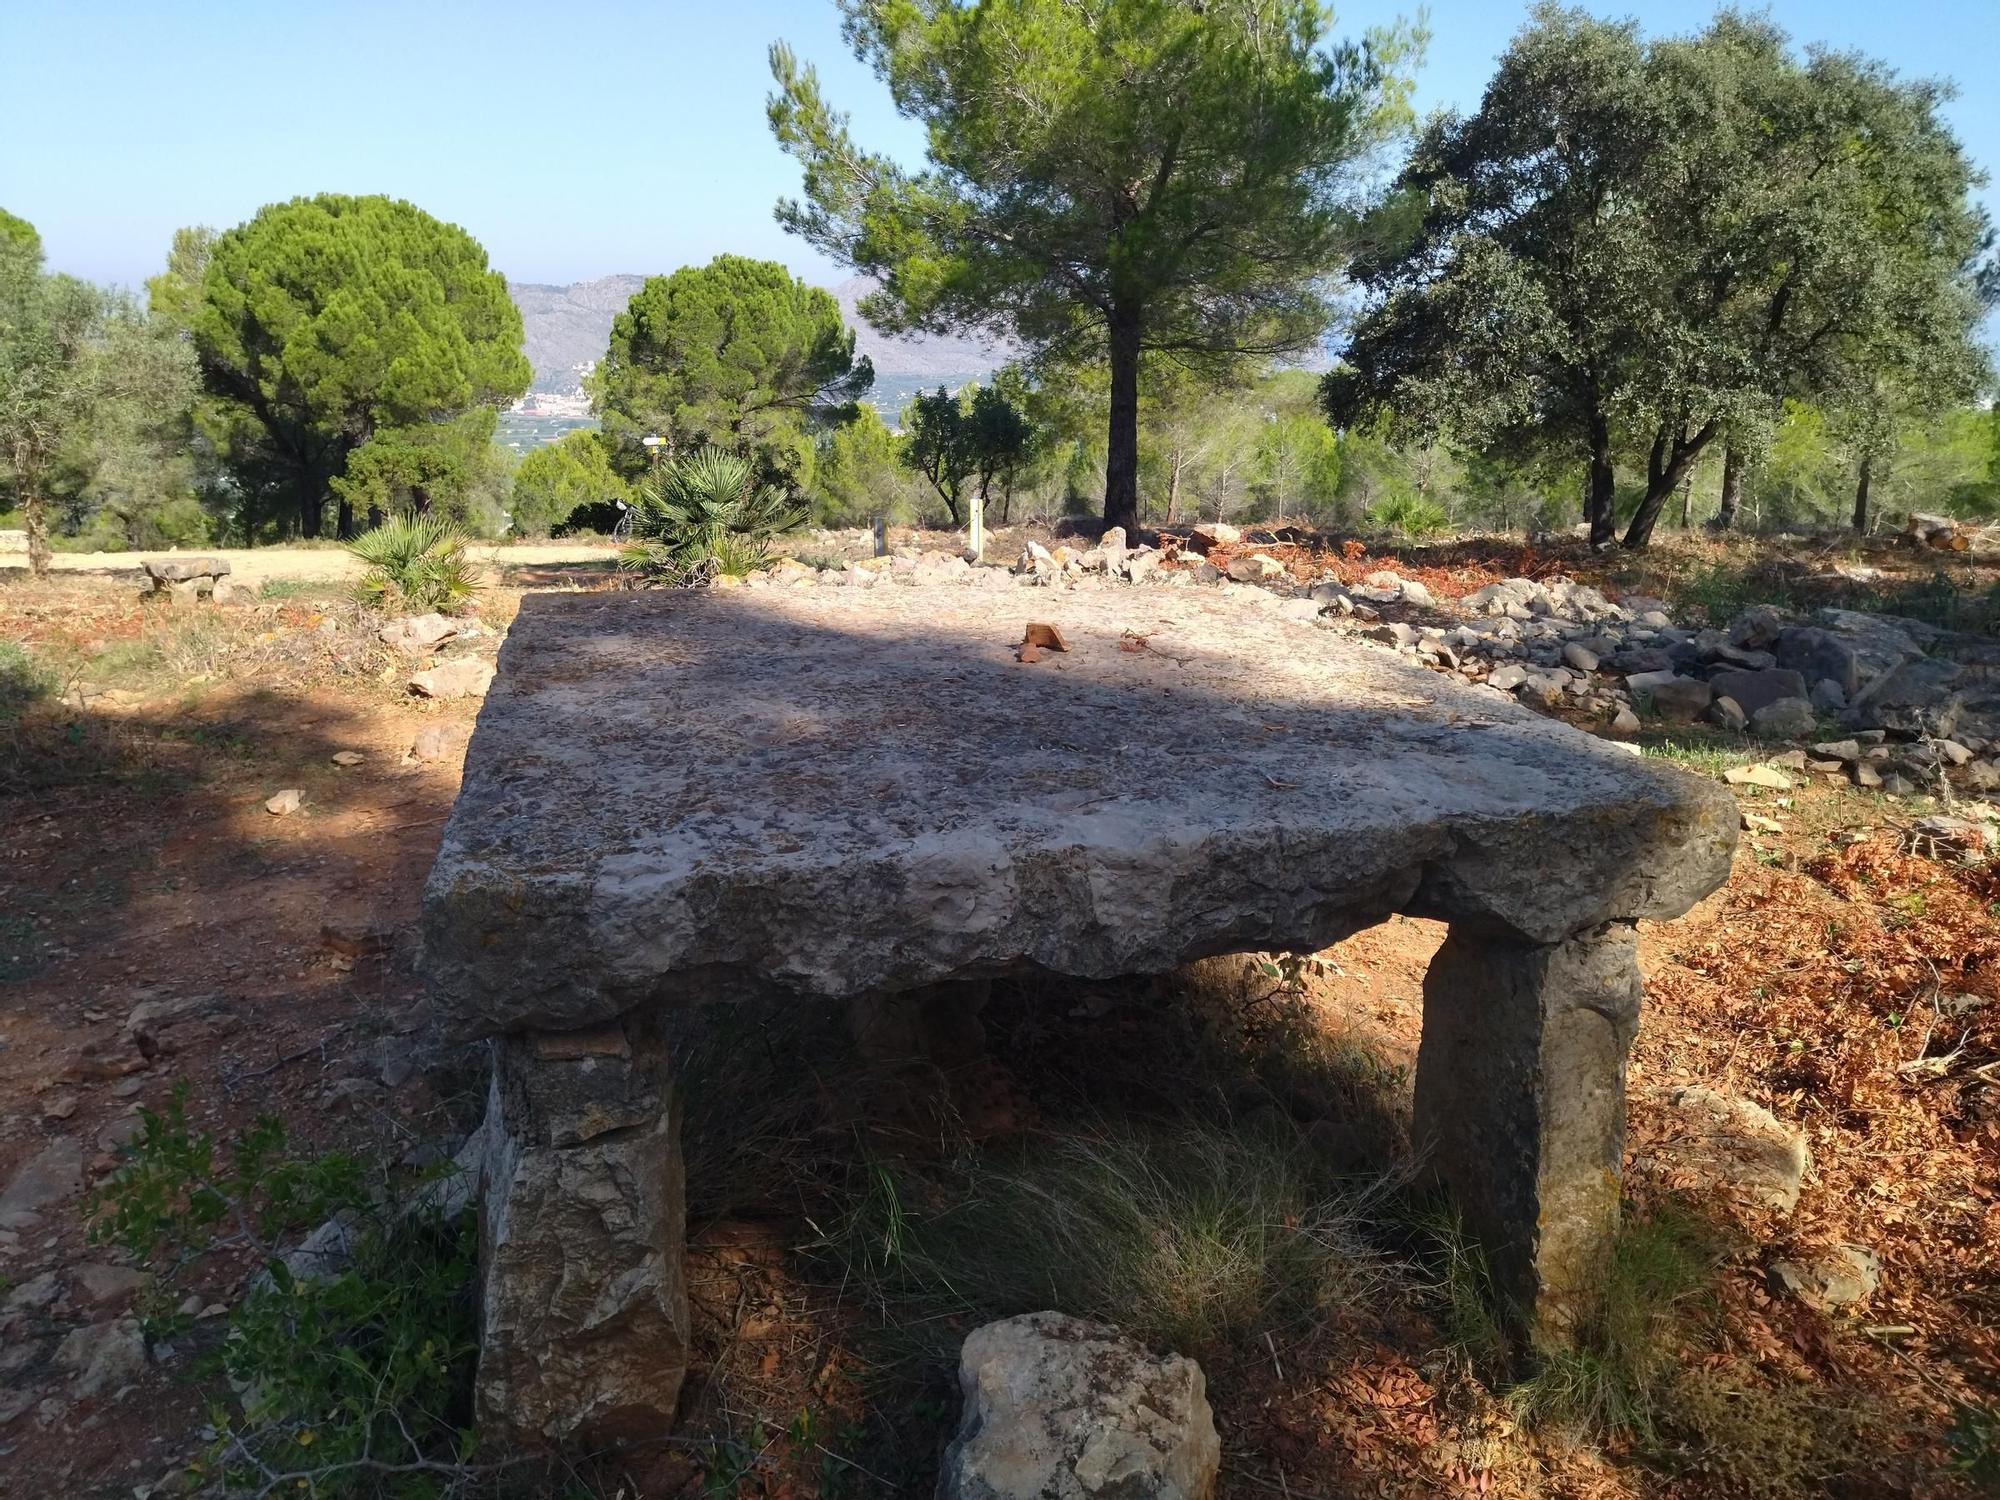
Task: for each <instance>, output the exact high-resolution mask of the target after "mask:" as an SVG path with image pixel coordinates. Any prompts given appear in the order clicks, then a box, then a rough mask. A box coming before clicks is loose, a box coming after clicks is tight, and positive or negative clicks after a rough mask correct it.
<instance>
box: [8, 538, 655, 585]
mask: <svg viewBox="0 0 2000 1500" xmlns="http://www.w3.org/2000/svg"><path fill="white" fill-rule="evenodd" d="M467 550H468V552H469V553H470V555H471V556H472V558H473V560H474V561H476V562H479V563H482V564H485V565H487V566H489V567H497V568H501V569H503V570H504V569H507V568H518V567H546V566H549V565H551V564H578V563H586V564H587V563H599V564H602V563H607V562H609V561H610V560H611V559H612V558H613V557H615V556H617V548H615V547H613V546H612V545H610V544H609V543H597V542H579V543H562V542H543V543H537V542H508V543H495V544H486V543H479V544H476V545H474V546H472V547H470V548H468V549H467ZM180 553H184V554H185V555H187V556H190V557H196V556H199V557H219V558H222V559H223V560H224V561H226V562H227V563H228V564H229V576H230V577H231V578H232V579H234V580H235V581H236V582H238V583H268V582H270V581H271V580H272V579H286V580H289V581H295V582H328V581H334V580H339V579H346V578H358V577H359V576H360V575H361V563H360V562H359V561H357V560H356V559H355V558H354V556H353V555H352V554H350V553H349V552H348V551H347V550H346V549H345V548H342V547H338V546H335V545H333V544H331V543H329V544H327V545H326V546H324V547H203V548H194V547H189V548H185V549H176V550H173V551H154V552H58V553H57V554H56V555H55V559H54V563H53V566H54V567H55V569H56V571H58V572H62V573H137V572H138V571H139V568H140V565H141V564H142V563H144V562H146V561H147V560H148V559H157V558H162V557H171V556H175V555H179V554H180ZM27 566H28V557H27V554H26V553H25V552H0V570H5V569H22V570H25V569H26V568H27Z"/></svg>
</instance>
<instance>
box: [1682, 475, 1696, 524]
mask: <svg viewBox="0 0 2000 1500" xmlns="http://www.w3.org/2000/svg"><path fill="white" fill-rule="evenodd" d="M1693 524H1694V470H1693V469H1689V470H1688V471H1687V475H1686V477H1684V478H1683V479H1682V480H1681V530H1682V531H1686V530H1687V529H1688V527H1690V526H1692V525H1693Z"/></svg>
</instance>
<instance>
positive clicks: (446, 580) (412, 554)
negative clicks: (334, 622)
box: [347, 516, 479, 613]
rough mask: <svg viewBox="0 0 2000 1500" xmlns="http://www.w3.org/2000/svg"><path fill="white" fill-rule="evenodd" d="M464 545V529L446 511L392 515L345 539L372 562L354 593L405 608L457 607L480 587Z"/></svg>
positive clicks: (417, 610) (389, 606)
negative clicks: (447, 516)
mask: <svg viewBox="0 0 2000 1500" xmlns="http://www.w3.org/2000/svg"><path fill="white" fill-rule="evenodd" d="M465 547H466V537H465V534H464V533H463V532H461V531H460V530H459V529H458V528H457V527H455V526H454V525H452V523H451V522H449V521H447V520H445V519H443V518H442V517H438V516H394V517H391V518H390V519H389V520H387V521H385V522H384V523H383V524H382V525H380V526H378V527H376V528H375V529H374V530H373V531H368V532H363V533H362V534H361V535H360V536H358V537H356V538H355V539H354V540H353V541H351V542H349V543H348V544H347V550H348V551H349V552H351V553H353V554H354V555H355V556H356V557H358V558H360V559H361V560H362V561H363V562H364V563H366V564H368V571H367V572H366V573H364V574H363V575H362V576H361V581H360V582H359V583H357V584H356V585H355V586H354V592H355V596H356V597H357V598H359V599H360V600H361V602H362V603H363V604H367V605H370V606H372V607H374V608H376V609H384V610H397V611H401V612H403V613H422V612H424V611H426V610H434V609H435V610H449V609H456V608H458V607H459V606H460V605H462V604H464V603H465V601H466V600H468V599H470V598H471V597H472V596H473V594H475V593H476V592H478V588H479V583H478V579H477V576H476V574H475V572H474V570H473V565H472V560H471V559H470V558H468V557H467V556H466V555H465Z"/></svg>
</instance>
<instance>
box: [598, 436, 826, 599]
mask: <svg viewBox="0 0 2000 1500" xmlns="http://www.w3.org/2000/svg"><path fill="white" fill-rule="evenodd" d="M807 515H808V512H807V509H806V507H804V506H802V505H798V504H795V503H794V502H793V500H792V498H791V497H790V496H789V495H787V494H786V493H785V492H784V491H783V490H782V489H779V488H778V487H777V486H775V485H768V484H763V485H760V484H757V483H756V482H755V474H754V472H753V471H752V469H751V466H750V462H749V460H748V459H745V458H740V457H738V456H737V455H736V454H733V453H728V452H725V451H723V450H722V449H720V448H713V447H710V448H702V449H700V450H698V451H696V452H694V453H691V454H688V455H686V456H684V457H682V458H678V459H675V460H674V462H673V463H672V464H670V465H668V467H667V471H666V476H665V479H664V482H663V483H662V484H661V486H660V488H659V489H658V490H657V491H654V490H650V489H649V490H642V491H641V492H640V495H639V514H638V517H637V519H636V520H635V521H634V522H633V530H634V532H635V533H636V535H637V538H638V539H637V540H636V541H634V542H633V544H632V545H631V546H630V547H627V548H626V549H625V552H624V554H623V555H622V556H621V557H620V559H619V565H620V566H621V567H623V568H625V569H627V570H629V571H631V572H635V573H638V574H641V575H643V576H644V577H646V578H647V579H649V580H652V581H655V582H659V583H666V584H672V585H675V586H677V587H683V588H686V587H698V586H700V585H701V584H705V583H707V582H709V581H710V580H712V579H715V578H718V577H724V578H741V577H742V576H744V575H745V574H747V573H754V572H756V571H757V569H759V568H761V567H763V566H764V565H765V564H766V563H767V562H769V561H770V558H771V541H772V539H773V538H775V537H777V536H780V535H782V534H783V533H785V532H787V531H795V530H797V529H798V528H799V527H801V526H803V525H804V524H805V523H806V518H807Z"/></svg>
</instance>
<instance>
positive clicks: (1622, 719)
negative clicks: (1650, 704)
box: [1611, 703, 1640, 734]
mask: <svg viewBox="0 0 2000 1500" xmlns="http://www.w3.org/2000/svg"><path fill="white" fill-rule="evenodd" d="M1611 727H1612V728H1613V729H1615V730H1617V731H1618V732H1619V733H1620V734H1637V733H1638V732H1639V727H1640V726H1639V716H1638V715H1637V714H1635V713H1633V712H1632V709H1631V707H1630V706H1629V705H1628V704H1624V703H1621V704H1619V705H1618V712H1617V713H1615V714H1613V715H1612V716H1611Z"/></svg>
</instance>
